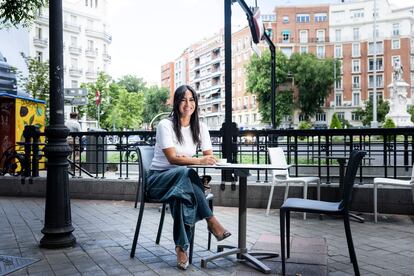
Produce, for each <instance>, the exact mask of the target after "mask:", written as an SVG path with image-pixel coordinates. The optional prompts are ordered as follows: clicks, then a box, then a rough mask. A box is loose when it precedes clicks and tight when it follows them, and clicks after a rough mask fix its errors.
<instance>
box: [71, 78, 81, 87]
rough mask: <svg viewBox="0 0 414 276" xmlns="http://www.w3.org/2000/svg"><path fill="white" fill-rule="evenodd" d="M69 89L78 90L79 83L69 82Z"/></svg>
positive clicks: (75, 81)
mask: <svg viewBox="0 0 414 276" xmlns="http://www.w3.org/2000/svg"><path fill="white" fill-rule="evenodd" d="M70 83H71V88H78V87H79V83H78V81H77V80H72V81H71V82H70Z"/></svg>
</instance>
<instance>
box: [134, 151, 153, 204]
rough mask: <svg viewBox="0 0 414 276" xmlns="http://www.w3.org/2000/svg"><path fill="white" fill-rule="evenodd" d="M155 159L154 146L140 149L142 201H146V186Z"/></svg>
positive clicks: (139, 181) (139, 183) (139, 180)
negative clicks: (148, 173)
mask: <svg viewBox="0 0 414 276" xmlns="http://www.w3.org/2000/svg"><path fill="white" fill-rule="evenodd" d="M153 158H154V147H153V146H141V147H138V162H139V178H138V185H139V189H140V193H141V199H142V200H145V186H146V182H147V172H148V170H149V168H150V166H151V162H152V159H153Z"/></svg>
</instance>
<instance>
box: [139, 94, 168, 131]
mask: <svg viewBox="0 0 414 276" xmlns="http://www.w3.org/2000/svg"><path fill="white" fill-rule="evenodd" d="M169 93H170V92H169V90H168V89H167V88H165V87H161V88H159V87H158V86H151V87H150V88H147V89H146V91H145V94H144V95H145V105H144V111H143V113H142V120H143V122H145V123H150V122H151V120H152V119H153V118H154V117H155V115H157V114H159V113H161V112H169V111H171V107H169V106H168V105H167V100H168V98H169Z"/></svg>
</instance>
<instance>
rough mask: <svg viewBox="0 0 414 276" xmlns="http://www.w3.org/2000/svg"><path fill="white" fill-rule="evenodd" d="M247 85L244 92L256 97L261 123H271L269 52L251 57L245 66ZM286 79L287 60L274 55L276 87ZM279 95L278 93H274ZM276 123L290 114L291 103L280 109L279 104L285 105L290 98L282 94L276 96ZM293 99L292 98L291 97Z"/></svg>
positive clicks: (283, 56)
mask: <svg viewBox="0 0 414 276" xmlns="http://www.w3.org/2000/svg"><path fill="white" fill-rule="evenodd" d="M246 72H247V83H246V90H247V92H249V93H252V94H255V95H257V101H258V102H259V112H260V115H261V117H262V122H267V123H269V122H270V121H271V55H270V51H269V50H266V51H264V52H263V54H262V56H261V57H258V56H257V55H253V56H252V58H251V60H250V63H249V64H248V65H247V66H246ZM286 78H287V58H286V56H285V55H284V54H282V53H281V52H277V53H276V86H277V85H278V84H280V83H283V82H285V81H286ZM276 94H279V93H276ZM276 97H277V98H276V123H277V125H279V124H280V122H281V120H282V118H283V115H289V114H291V112H292V111H291V110H292V109H293V103H292V104H290V105H287V106H284V107H285V108H284V109H280V106H281V105H280V104H279V105H278V101H280V102H281V103H282V102H283V103H286V98H289V97H290V96H289V95H287V94H286V93H282V95H281V96H278V95H277V96H276ZM292 98H293V97H292Z"/></svg>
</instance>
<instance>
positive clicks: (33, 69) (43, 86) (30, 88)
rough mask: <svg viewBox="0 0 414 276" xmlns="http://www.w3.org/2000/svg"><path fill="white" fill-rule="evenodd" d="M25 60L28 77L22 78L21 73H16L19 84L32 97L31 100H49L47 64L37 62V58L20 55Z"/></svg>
mask: <svg viewBox="0 0 414 276" xmlns="http://www.w3.org/2000/svg"><path fill="white" fill-rule="evenodd" d="M21 55H22V57H23V59H24V60H25V63H26V66H27V69H28V75H27V76H23V74H22V72H20V71H19V72H18V76H19V83H20V85H22V86H23V87H24V88H25V90H26V91H27V92H28V93H29V94H30V95H32V97H33V98H35V99H39V100H43V101H47V102H48V99H49V86H50V78H49V62H48V61H39V60H38V59H37V58H33V57H27V56H25V55H24V54H23V53H21Z"/></svg>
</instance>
